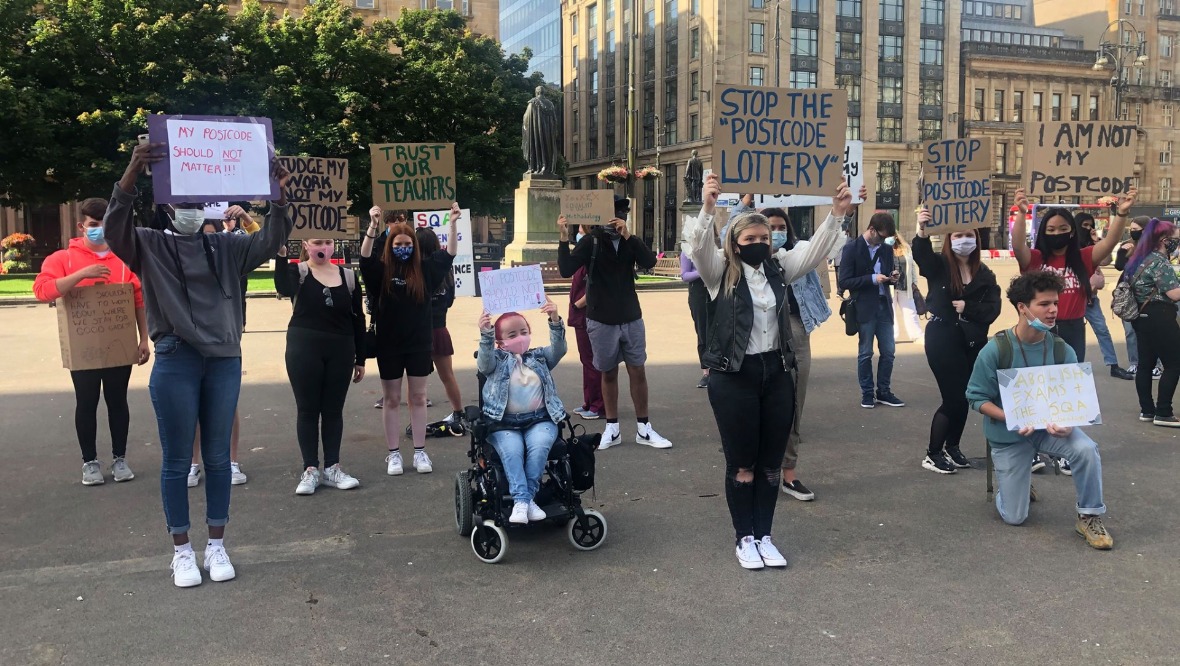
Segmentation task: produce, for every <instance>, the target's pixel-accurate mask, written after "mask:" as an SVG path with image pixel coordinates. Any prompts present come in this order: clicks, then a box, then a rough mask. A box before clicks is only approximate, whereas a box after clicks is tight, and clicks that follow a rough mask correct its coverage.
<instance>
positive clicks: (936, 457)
mask: <svg viewBox="0 0 1180 666" xmlns="http://www.w3.org/2000/svg"><path fill="white" fill-rule="evenodd" d="M922 467H924V468H926V469H928V470H930V471H931V472H938V473H939V474H954V473H955V466H954V465H952V464H951V461H950V460H948V459H947V457H946V456H944V455H943V454H942V453H927V454H926V458H925V459H924V460H923V461H922Z"/></svg>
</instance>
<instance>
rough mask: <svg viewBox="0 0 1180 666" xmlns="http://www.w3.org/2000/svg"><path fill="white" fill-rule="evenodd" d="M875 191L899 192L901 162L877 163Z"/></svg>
mask: <svg viewBox="0 0 1180 666" xmlns="http://www.w3.org/2000/svg"><path fill="white" fill-rule="evenodd" d="M877 191H878V192H887V193H890V192H891V193H898V192H901V162H879V163H878V164H877Z"/></svg>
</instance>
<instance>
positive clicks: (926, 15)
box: [922, 0, 946, 25]
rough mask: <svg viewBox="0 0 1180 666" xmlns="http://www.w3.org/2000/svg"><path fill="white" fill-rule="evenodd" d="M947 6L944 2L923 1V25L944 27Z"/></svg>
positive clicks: (935, 0)
mask: <svg viewBox="0 0 1180 666" xmlns="http://www.w3.org/2000/svg"><path fill="white" fill-rule="evenodd" d="M945 4H946V3H945V2H943V0H922V23H925V24H926V25H942V19H943V12H944V5H945Z"/></svg>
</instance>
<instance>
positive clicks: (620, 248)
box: [557, 196, 672, 449]
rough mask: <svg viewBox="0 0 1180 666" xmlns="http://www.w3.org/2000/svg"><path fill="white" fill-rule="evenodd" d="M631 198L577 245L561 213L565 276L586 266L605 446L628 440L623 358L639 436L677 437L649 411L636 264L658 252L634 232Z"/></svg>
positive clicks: (657, 440)
mask: <svg viewBox="0 0 1180 666" xmlns="http://www.w3.org/2000/svg"><path fill="white" fill-rule="evenodd" d="M630 211H631V202H630V201H629V200H627V199H625V198H623V197H618V196H616V197H615V217H614V219H612V220H611V221H610V224H609V225H604V226H599V227H595V228H594V229H592V230H591V232H590V233H589V234H588V235H586V236H584V237H583V238H582V240H581V241H579V242H578V244H577V245H576V246H575V247H574V248H573V249H572V250H571V249H570V243H569V232H568V230H566V228H565V222H566V221H565V218H564V216H563V217H561V218H559V219H558V222H557V226H558V234H559V242H558V244H557V264H558V269H559V270H560V271H561V275H562V277H567V278H568V277H572V276H573V274H574V273H576V272H577V271H578V269H579V268H582V267H583V266H585V267H586V333H587V335H589V337H590V346H591V347H592V348H593V350H594V367H595V368H597V369H598V370H599V372H601V373H602V398H603V403H604V406H605V408H606V430H605V431H604V432H603V434H602V443H601V444H599V446H598V448H599V449H608V448H610V447H612V446H616V445H618V444H622V443H623V438H622V435H621V433H620V432H619V363H623V364H625V365H626V366H627V376H628V377H629V378H630V380H631V399H632V400H633V401H634V403H635V420H636V425H635V430H636V432H635V442H636V443H637V444H646V445H647V446H651V447H654V448H657V449H667V448H670V447H671V446H672V442H670V441H668V439H667V438H665V437H663V436H661V435H660V434H659V433H658V432H656V431H655V428H652V427H651V422H650V421H649V419H648V411H647V371H646V370H645V368H644V364H645V363H647V338H646V335H645V333H644V328H643V311H642V310H641V309H640V307H639V295H638V294H636V293H635V268H636V266H638V267H639V268H644V269H650V268H651V267H653V266H655V265H656V255H655V253H654V252H652V251H651V248H649V247H648V246H647V243H644V242H643V239H641V238H639V237H637V236H633V235H631V232H630V230H629V229H628V228H627V222H626V217H627V216H628V214H629V213H630Z"/></svg>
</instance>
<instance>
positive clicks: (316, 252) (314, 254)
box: [307, 243, 336, 263]
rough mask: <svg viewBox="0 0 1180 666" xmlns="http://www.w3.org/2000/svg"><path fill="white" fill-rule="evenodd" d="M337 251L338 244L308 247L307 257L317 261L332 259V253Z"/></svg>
mask: <svg viewBox="0 0 1180 666" xmlns="http://www.w3.org/2000/svg"><path fill="white" fill-rule="evenodd" d="M335 253H336V244H335V243H332V244H329V245H321V246H319V247H316V248H308V250H307V257H308V259H310V260H311V261H314V262H316V263H322V262H325V261H331V259H332V255H333V254H335Z"/></svg>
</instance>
